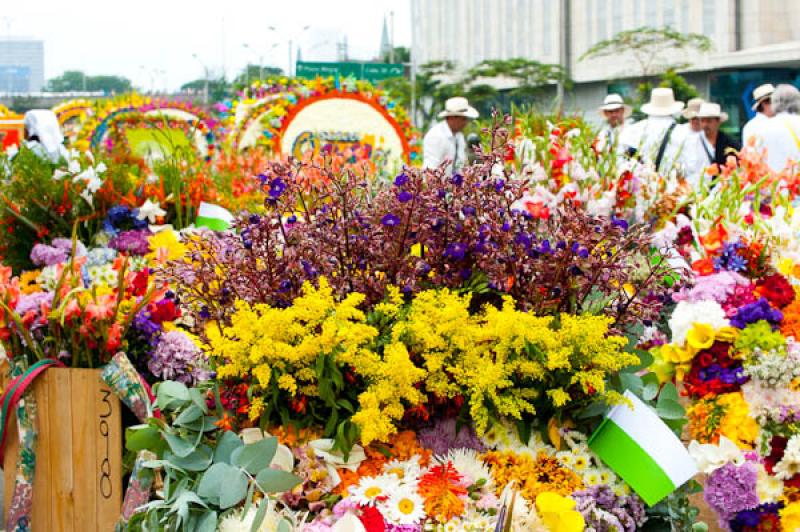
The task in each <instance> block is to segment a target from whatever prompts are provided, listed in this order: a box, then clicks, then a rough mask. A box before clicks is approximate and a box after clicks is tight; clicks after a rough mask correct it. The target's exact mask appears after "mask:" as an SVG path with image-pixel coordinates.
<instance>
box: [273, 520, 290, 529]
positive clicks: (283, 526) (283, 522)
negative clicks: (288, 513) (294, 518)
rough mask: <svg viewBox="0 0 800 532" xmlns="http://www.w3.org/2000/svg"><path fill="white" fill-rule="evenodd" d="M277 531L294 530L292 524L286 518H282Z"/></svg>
mask: <svg viewBox="0 0 800 532" xmlns="http://www.w3.org/2000/svg"><path fill="white" fill-rule="evenodd" d="M276 532H292V525H291V523H289V521H287V520H286V519H281V521H280V522H279V523H278V529H277V531H276Z"/></svg>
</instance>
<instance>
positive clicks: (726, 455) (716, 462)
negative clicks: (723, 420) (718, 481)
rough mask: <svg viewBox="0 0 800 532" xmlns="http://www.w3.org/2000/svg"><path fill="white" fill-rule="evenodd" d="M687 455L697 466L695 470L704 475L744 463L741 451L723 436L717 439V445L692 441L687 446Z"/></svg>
mask: <svg viewBox="0 0 800 532" xmlns="http://www.w3.org/2000/svg"><path fill="white" fill-rule="evenodd" d="M689 454H690V455H691V456H692V458H693V459H694V461H695V463H696V464H697V469H698V470H700V471H701V472H702V473H705V474H706V475H708V474H710V473H712V472H713V471H716V470H717V469H719V468H720V467H722V466H724V465H725V464H728V463H733V464H736V465H741V464H743V463H744V455H743V454H742V451H741V450H740V449H739V448H738V447H737V446H736V444H735V443H733V442H732V441H731V440H729V439H728V438H726V437H725V436H721V437H720V438H719V445H714V444H713V443H698V442H697V441H696V440H692V442H691V443H690V444H689Z"/></svg>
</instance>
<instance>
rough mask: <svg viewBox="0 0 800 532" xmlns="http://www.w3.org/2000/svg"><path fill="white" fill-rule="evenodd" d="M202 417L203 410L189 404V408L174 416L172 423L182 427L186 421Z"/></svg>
mask: <svg viewBox="0 0 800 532" xmlns="http://www.w3.org/2000/svg"><path fill="white" fill-rule="evenodd" d="M201 417H203V411H202V410H200V408H199V407H198V406H197V405H190V406H189V408H187V409H186V410H184V411H183V412H181V413H180V414H179V415H178V417H176V418H175V421H174V423H173V424H174V425H178V426H179V427H184V426H186V425H187V424H188V423H191V422H193V421H197V420H198V419H200V418H201Z"/></svg>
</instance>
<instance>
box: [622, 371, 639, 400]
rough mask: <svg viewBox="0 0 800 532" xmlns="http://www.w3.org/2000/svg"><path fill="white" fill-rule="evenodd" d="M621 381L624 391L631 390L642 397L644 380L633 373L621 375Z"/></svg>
mask: <svg viewBox="0 0 800 532" xmlns="http://www.w3.org/2000/svg"><path fill="white" fill-rule="evenodd" d="M619 380H620V383H621V385H622V389H623V390H630V391H631V392H633V393H634V394H635V395H637V396H641V395H642V379H641V378H639V376H638V375H634V374H633V373H620V374H619Z"/></svg>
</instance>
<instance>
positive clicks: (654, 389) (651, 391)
mask: <svg viewBox="0 0 800 532" xmlns="http://www.w3.org/2000/svg"><path fill="white" fill-rule="evenodd" d="M642 384H644V387H643V388H642V399H644V400H645V401H652V400H653V399H655V398H656V395H658V389H659V386H660V383H659V382H658V377H656V375H655V373H648V374H647V375H645V376H644V377H642Z"/></svg>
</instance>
